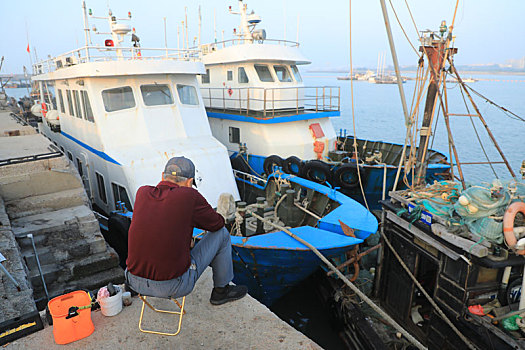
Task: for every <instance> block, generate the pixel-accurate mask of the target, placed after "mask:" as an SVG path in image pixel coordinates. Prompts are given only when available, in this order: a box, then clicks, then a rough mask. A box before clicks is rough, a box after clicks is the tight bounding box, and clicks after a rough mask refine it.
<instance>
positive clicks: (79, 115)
mask: <svg viewBox="0 0 525 350" xmlns="http://www.w3.org/2000/svg"><path fill="white" fill-rule="evenodd" d="M73 100H75V111H76V114H75V116H76V117H77V118H80V119H82V109H81V108H80V97H79V96H78V91H77V90H73ZM84 119H85V118H84Z"/></svg>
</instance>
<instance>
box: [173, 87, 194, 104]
mask: <svg viewBox="0 0 525 350" xmlns="http://www.w3.org/2000/svg"><path fill="white" fill-rule="evenodd" d="M179 86H181V87H191V88H193V91H194V92H195V98H196V102H197V103H185V102H183V101H182V98H181V94H180V91H179ZM175 88H176V90H177V95H178V96H179V102H180V103H181V104H182V105H184V106H190V107H197V106H199V105H200V101H199V94H198V92H197V88H196V87H195V86H194V85H190V84H175Z"/></svg>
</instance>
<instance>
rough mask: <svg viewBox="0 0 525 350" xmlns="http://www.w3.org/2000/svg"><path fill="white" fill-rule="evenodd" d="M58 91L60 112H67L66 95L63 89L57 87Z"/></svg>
mask: <svg viewBox="0 0 525 350" xmlns="http://www.w3.org/2000/svg"><path fill="white" fill-rule="evenodd" d="M57 91H58V94H57V95H58V104H59V106H60V113H64V114H66V107H65V106H64V96H63V95H62V90H61V89H57Z"/></svg>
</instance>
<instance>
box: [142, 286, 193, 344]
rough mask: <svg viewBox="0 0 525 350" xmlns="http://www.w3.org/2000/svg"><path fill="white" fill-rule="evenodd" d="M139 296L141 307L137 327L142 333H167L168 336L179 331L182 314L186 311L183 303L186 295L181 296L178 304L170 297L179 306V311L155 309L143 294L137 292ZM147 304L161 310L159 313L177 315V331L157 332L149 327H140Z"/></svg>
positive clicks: (158, 310)
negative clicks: (180, 301)
mask: <svg viewBox="0 0 525 350" xmlns="http://www.w3.org/2000/svg"><path fill="white" fill-rule="evenodd" d="M139 298H140V299H141V300H142V309H141V310H140V318H139V329H140V331H141V332H144V333H152V334H160V335H169V336H175V335H177V334H179V333H180V329H181V327H182V316H183V315H184V314H185V313H186V311H184V303H185V301H186V297H185V296H184V297H182V304H180V303H179V302H178V301H177V300H176V299H171V301H173V302H174V303H175V304H176V305H177V306H178V307H179V308H180V311H168V310H160V309H157V308H155V307H153V306H152V305H151V304H150V303H149V302H148V301H147V300H146V298H147V297H145V296H142V295H140V294H139ZM146 305H148V307H149V308H150V309H151V310H153V311H155V312H161V313H166V314H174V315H179V326H178V328H177V331H176V332H175V333H167V332H159V331H154V330H151V329H143V328H142V320H143V317H144V307H145V306H146Z"/></svg>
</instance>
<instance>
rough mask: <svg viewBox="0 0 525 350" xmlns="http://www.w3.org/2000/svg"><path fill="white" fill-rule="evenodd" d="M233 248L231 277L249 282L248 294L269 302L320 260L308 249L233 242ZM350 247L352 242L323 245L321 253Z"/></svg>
mask: <svg viewBox="0 0 525 350" xmlns="http://www.w3.org/2000/svg"><path fill="white" fill-rule="evenodd" d="M232 248H233V254H232V255H233V268H234V274H235V277H234V279H233V281H234V282H235V283H236V284H243V285H246V286H248V290H249V291H250V295H251V296H253V297H254V298H256V299H257V300H259V301H260V302H262V303H264V304H265V305H268V306H269V305H271V304H272V303H273V302H274V301H275V300H277V299H278V298H280V297H281V296H283V295H284V294H285V293H286V292H287V291H289V290H290V288H292V287H293V286H295V285H296V284H298V283H299V282H301V281H302V280H304V279H306V278H307V277H308V276H310V275H311V274H312V273H314V272H315V270H316V269H317V268H318V267H319V265H320V263H321V261H320V259H319V258H318V257H317V256H316V255H315V254H314V253H313V252H312V251H309V250H281V249H253V248H245V247H242V246H235V245H234V246H233V247H232ZM349 249H352V246H347V247H341V248H335V249H325V250H322V251H321V253H322V254H323V255H324V256H325V257H327V258H332V257H336V256H339V255H340V254H343V253H344V252H346V251H348V250H349Z"/></svg>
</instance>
